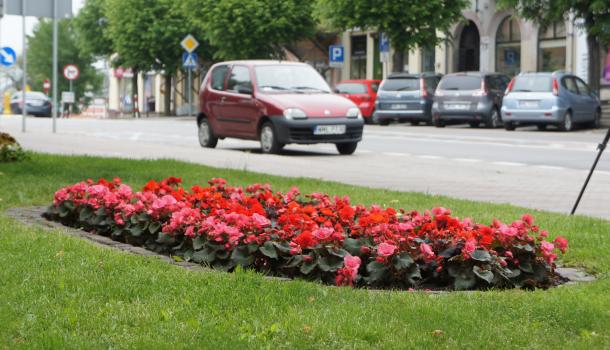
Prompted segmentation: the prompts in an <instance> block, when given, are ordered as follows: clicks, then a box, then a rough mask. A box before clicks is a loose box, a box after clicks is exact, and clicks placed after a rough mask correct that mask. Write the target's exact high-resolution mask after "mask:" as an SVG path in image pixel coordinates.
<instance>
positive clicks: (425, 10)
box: [316, 0, 469, 71]
mask: <svg viewBox="0 0 610 350" xmlns="http://www.w3.org/2000/svg"><path fill="white" fill-rule="evenodd" d="M468 3H469V1H466V0H425V1H415V0H410V1H393V0H318V3H317V9H316V13H317V14H318V16H319V17H320V18H321V19H322V21H323V22H325V23H327V25H330V26H331V27H334V28H338V29H341V30H346V29H351V28H361V29H365V30H366V29H373V30H377V31H380V32H384V33H386V34H387V36H388V38H389V39H390V43H391V45H392V47H393V48H394V52H395V53H394V55H395V56H394V61H395V62H396V63H395V64H394V67H395V69H398V70H399V71H402V69H403V64H402V62H403V53H404V51H405V50H407V49H412V48H416V47H427V48H431V47H434V46H435V45H437V44H438V43H439V42H440V41H441V38H439V37H438V36H437V31H440V32H444V33H446V34H447V36H449V34H448V32H449V29H450V28H451V26H452V25H453V24H454V23H456V22H457V21H459V20H460V19H461V18H462V9H464V8H465V7H466V5H467V4H468Z"/></svg>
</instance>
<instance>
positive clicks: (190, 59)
mask: <svg viewBox="0 0 610 350" xmlns="http://www.w3.org/2000/svg"><path fill="white" fill-rule="evenodd" d="M182 67H184V68H186V69H193V68H197V54H196V53H194V52H191V53H188V52H185V53H183V54H182Z"/></svg>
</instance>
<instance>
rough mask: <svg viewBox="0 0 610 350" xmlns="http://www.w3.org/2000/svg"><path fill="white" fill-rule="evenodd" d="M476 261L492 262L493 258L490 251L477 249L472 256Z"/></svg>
mask: <svg viewBox="0 0 610 350" xmlns="http://www.w3.org/2000/svg"><path fill="white" fill-rule="evenodd" d="M470 256H471V257H472V258H473V259H474V260H477V261H482V262H491V261H492V257H491V254H489V252H488V251H486V250H483V249H477V250H475V251H474V252H472V254H471V255H470Z"/></svg>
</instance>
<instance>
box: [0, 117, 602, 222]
mask: <svg viewBox="0 0 610 350" xmlns="http://www.w3.org/2000/svg"><path fill="white" fill-rule="evenodd" d="M0 130H8V131H9V132H10V133H12V134H13V135H14V136H15V137H16V138H17V139H18V140H19V141H20V142H21V143H22V144H23V145H24V146H25V147H26V148H28V149H32V150H37V151H43V152H51V153H64V154H92V155H104V156H119V157H127V158H176V159H182V160H187V161H191V162H196V163H201V164H207V165H212V166H218V167H229V168H236V169H248V170H253V171H257V172H262V173H269V174H277V175H286V176H306V177H313V178H321V179H327V180H334V181H339V182H344V183H350V184H357V185H365V186H371V187H382V188H389V189H397V190H407V191H417V192H426V193H432V194H443V195H448V196H452V197H457V198H465V199H472V200H484V201H492V202H498V203H512V204H516V205H521V206H526V207H531V208H536V209H544V210H550V211H558V212H568V211H569V210H570V209H571V206H572V204H573V202H574V200H575V198H576V196H577V194H578V191H579V189H580V186H581V185H582V183H583V182H584V179H585V177H586V175H587V171H588V169H589V168H590V166H591V164H592V162H593V160H594V158H595V155H596V147H597V144H598V143H599V142H601V140H602V139H603V136H604V134H605V130H578V131H575V132H570V133H563V132H559V131H554V130H549V131H545V132H539V131H538V130H536V129H535V128H524V129H518V130H517V131H514V132H507V131H504V130H503V129H496V130H489V129H471V128H468V127H464V126H452V127H447V128H444V129H438V128H433V127H427V126H417V127H414V126H410V125H407V124H393V125H390V126H388V127H382V126H366V128H365V133H364V139H363V141H362V142H361V143H360V145H359V147H358V150H357V151H356V153H355V154H354V155H352V156H340V155H338V154H337V152H336V150H335V148H334V146H333V145H313V146H299V145H289V146H287V147H286V149H285V150H284V152H283V153H282V154H281V155H264V154H260V152H259V151H258V143H257V142H253V141H241V140H233V139H226V140H223V141H220V142H219V144H218V147H217V148H216V149H214V150H209V149H202V148H200V147H199V145H198V142H197V129H196V126H195V122H194V119H190V118H156V119H140V120H95V119H68V120H59V121H58V133H57V134H55V135H53V134H52V133H51V121H50V120H49V119H39V118H28V132H26V133H21V118H20V117H19V116H8V117H6V116H2V117H0ZM177 175H179V174H177ZM261 181H264V180H261ZM439 204H440V203H439ZM579 213H581V214H586V215H591V216H598V217H604V218H610V155H609V154H608V153H606V154H604V156H603V157H602V159H601V160H600V163H599V165H598V171H597V172H596V173H595V174H594V176H593V178H592V180H591V183H590V186H589V190H588V191H587V193H586V194H585V196H584V198H583V201H582V203H581V207H580V209H579Z"/></svg>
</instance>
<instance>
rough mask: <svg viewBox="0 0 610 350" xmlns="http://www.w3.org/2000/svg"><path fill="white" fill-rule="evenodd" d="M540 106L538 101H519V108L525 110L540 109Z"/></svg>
mask: <svg viewBox="0 0 610 350" xmlns="http://www.w3.org/2000/svg"><path fill="white" fill-rule="evenodd" d="M539 105H540V103H539V102H538V101H519V106H521V107H523V108H538V106H539Z"/></svg>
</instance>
